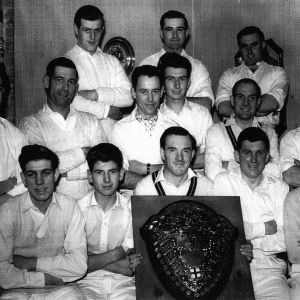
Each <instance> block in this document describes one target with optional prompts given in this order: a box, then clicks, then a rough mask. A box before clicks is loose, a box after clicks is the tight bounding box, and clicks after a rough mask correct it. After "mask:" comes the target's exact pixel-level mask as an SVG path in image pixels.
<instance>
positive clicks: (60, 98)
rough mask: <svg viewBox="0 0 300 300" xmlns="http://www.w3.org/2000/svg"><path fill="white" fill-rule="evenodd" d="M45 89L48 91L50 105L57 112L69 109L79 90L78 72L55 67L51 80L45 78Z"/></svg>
mask: <svg viewBox="0 0 300 300" xmlns="http://www.w3.org/2000/svg"><path fill="white" fill-rule="evenodd" d="M44 87H45V88H46V89H48V101H47V103H48V105H49V107H50V108H51V109H52V110H54V111H56V110H57V109H59V108H67V107H69V106H70V104H71V102H72V101H73V99H74V97H75V95H76V92H77V89H78V84H77V76H76V71H75V70H74V69H71V68H66V67H62V66H57V67H55V70H54V74H53V76H52V77H51V78H49V77H48V76H46V77H45V78H44Z"/></svg>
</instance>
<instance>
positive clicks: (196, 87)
mask: <svg viewBox="0 0 300 300" xmlns="http://www.w3.org/2000/svg"><path fill="white" fill-rule="evenodd" d="M188 36H189V25H188V21H187V19H186V17H185V15H184V14H183V13H181V12H179V11H176V10H169V11H167V12H166V13H164V14H163V15H162V17H161V19H160V38H161V40H162V43H163V48H162V50H160V51H159V52H157V53H155V54H153V55H151V56H149V57H147V58H145V59H144V60H143V61H142V62H141V63H140V65H152V66H157V64H158V61H159V59H160V57H161V56H162V55H164V54H165V53H166V52H176V53H178V54H180V55H182V56H183V57H186V58H187V59H188V60H189V61H190V63H191V65H192V72H191V83H190V85H189V89H188V92H187V98H188V100H192V101H193V102H196V103H199V104H201V105H203V106H204V107H206V108H207V109H209V110H211V108H212V106H213V105H214V95H213V91H212V88H211V81H210V77H209V73H208V71H207V69H206V67H205V66H204V64H203V63H202V62H201V61H199V60H198V59H196V58H193V57H191V56H189V55H188V54H187V53H186V52H185V50H184V45H185V43H186V41H187V39H188Z"/></svg>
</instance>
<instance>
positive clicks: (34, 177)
mask: <svg viewBox="0 0 300 300" xmlns="http://www.w3.org/2000/svg"><path fill="white" fill-rule="evenodd" d="M19 162H20V165H21V168H22V180H23V183H24V185H25V186H26V187H27V188H28V192H25V193H24V194H21V195H18V196H15V197H14V198H12V199H10V200H9V201H6V202H5V203H4V204H3V205H1V207H0V219H1V226H0V245H1V246H0V287H1V288H4V289H15V288H26V289H22V290H11V291H9V292H8V293H7V294H6V295H5V296H4V295H3V299H52V300H54V299H64V300H65V299H66V300H73V299H83V298H82V297H83V296H82V294H81V292H80V291H79V289H78V287H76V285H71V286H66V284H67V283H69V282H72V281H75V280H78V279H79V278H80V277H82V276H83V275H84V274H85V272H86V270H87V253H86V236H85V232H84V219H83V216H82V213H81V211H80V208H79V206H78V205H77V203H76V201H75V200H74V199H72V198H70V197H68V196H66V195H62V194H58V193H55V192H54V187H55V182H56V181H57V179H58V176H59V171H58V169H57V168H58V165H59V160H58V157H57V156H56V155H55V153H53V152H52V151H50V150H49V149H47V148H46V147H43V146H40V145H29V146H24V147H23V149H22V152H21V155H20V157H19ZM43 287H45V289H44V290H43V292H41V291H37V290H36V288H43ZM29 288H31V289H29ZM1 299H2V297H1Z"/></svg>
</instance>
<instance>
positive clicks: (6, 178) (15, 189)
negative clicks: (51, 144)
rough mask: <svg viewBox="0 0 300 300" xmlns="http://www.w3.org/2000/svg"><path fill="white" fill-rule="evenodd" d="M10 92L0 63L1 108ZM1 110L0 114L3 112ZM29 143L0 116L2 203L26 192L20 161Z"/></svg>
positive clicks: (3, 67) (0, 188)
mask: <svg viewBox="0 0 300 300" xmlns="http://www.w3.org/2000/svg"><path fill="white" fill-rule="evenodd" d="M8 93H9V79H8V76H7V74H6V71H5V66H4V65H3V64H0V109H1V110H2V109H4V104H5V102H6V99H7V96H8ZM1 110H0V114H2V113H3V112H2V111H1ZM26 144H27V139H26V137H25V136H24V134H23V133H22V132H21V131H20V130H19V129H18V128H16V127H15V126H13V125H12V124H11V123H10V122H9V121H7V120H6V119H4V118H1V117H0V149H1V155H0V198H1V200H0V203H1V202H2V201H3V200H5V199H6V198H7V197H9V195H8V194H10V195H13V196H14V195H17V194H20V193H23V192H25V188H24V185H23V183H22V181H21V177H20V172H21V169H20V166H19V162H18V158H19V155H20V153H21V149H22V147H23V146H24V145H26Z"/></svg>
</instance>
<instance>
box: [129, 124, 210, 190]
mask: <svg viewBox="0 0 300 300" xmlns="http://www.w3.org/2000/svg"><path fill="white" fill-rule="evenodd" d="M195 151H196V140H195V138H194V137H193V136H192V135H191V134H190V133H189V132H188V131H187V130H186V129H184V128H182V127H179V126H173V127H170V128H168V129H166V130H165V132H164V133H163V134H162V136H161V138H160V154H161V157H162V160H163V162H164V165H163V167H162V168H161V169H160V170H159V171H156V172H154V173H152V174H150V175H148V176H146V177H145V178H144V179H142V180H141V181H140V182H139V183H138V184H137V186H136V189H135V191H134V195H159V196H165V195H178V196H200V195H201V196H207V195H209V194H210V193H211V191H212V182H211V181H210V180H209V179H207V178H206V177H205V176H204V175H201V174H200V173H195V172H194V171H193V170H192V169H191V168H190V165H191V162H192V160H193V157H194V155H195Z"/></svg>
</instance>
